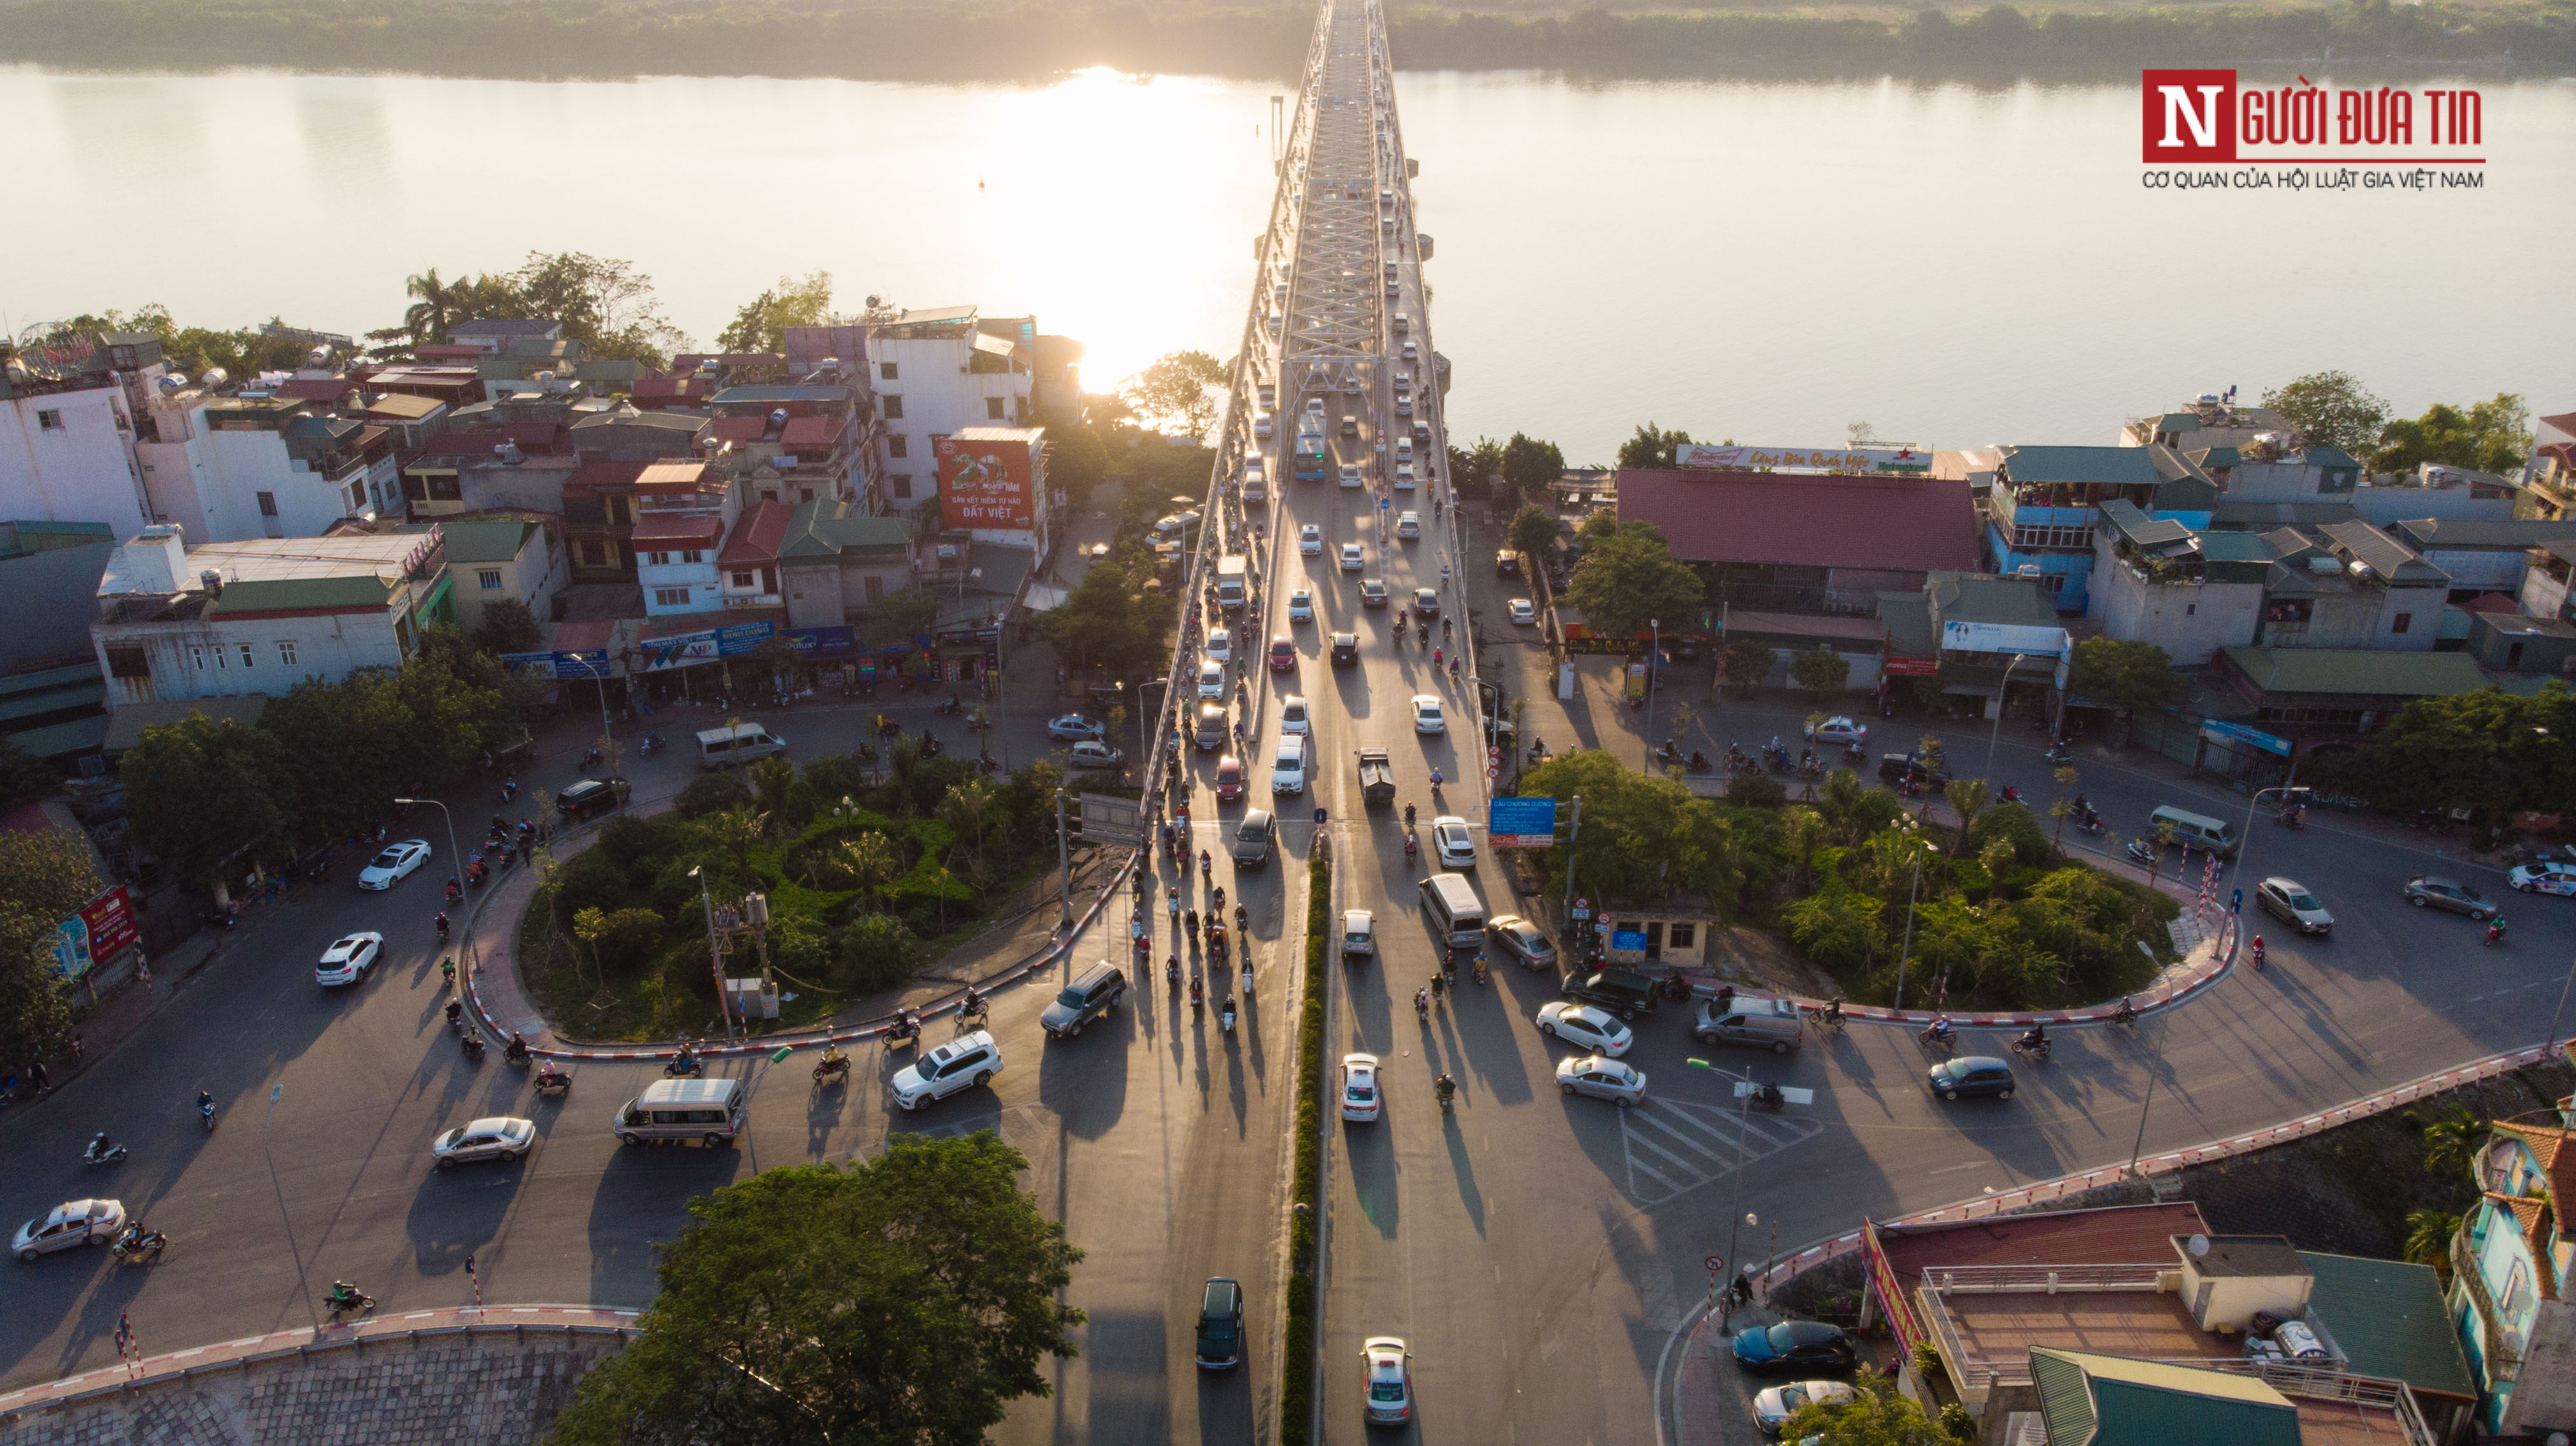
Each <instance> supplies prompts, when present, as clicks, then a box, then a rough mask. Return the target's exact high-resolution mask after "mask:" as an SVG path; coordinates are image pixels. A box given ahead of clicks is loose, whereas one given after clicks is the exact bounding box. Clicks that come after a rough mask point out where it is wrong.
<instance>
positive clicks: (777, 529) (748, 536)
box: [716, 502, 796, 567]
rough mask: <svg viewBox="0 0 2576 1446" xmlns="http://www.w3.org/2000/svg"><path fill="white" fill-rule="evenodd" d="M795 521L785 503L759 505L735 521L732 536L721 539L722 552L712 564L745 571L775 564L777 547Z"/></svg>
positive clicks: (789, 507)
mask: <svg viewBox="0 0 2576 1446" xmlns="http://www.w3.org/2000/svg"><path fill="white" fill-rule="evenodd" d="M795 519H796V508H795V507H794V506H793V505H792V504H790V503H785V502H762V503H757V504H755V505H754V506H753V507H752V509H751V510H750V511H748V512H746V513H744V514H743V515H742V516H741V517H740V518H738V519H736V520H735V522H734V525H733V536H731V537H728V538H726V539H725V545H724V551H723V552H721V553H719V554H717V556H716V561H717V562H718V563H719V564H721V565H722V566H725V567H749V566H752V565H754V564H757V563H764V562H775V561H777V560H778V544H779V543H780V542H781V541H783V540H785V538H786V536H787V525H788V524H789V523H790V522H793V521H794V520H795Z"/></svg>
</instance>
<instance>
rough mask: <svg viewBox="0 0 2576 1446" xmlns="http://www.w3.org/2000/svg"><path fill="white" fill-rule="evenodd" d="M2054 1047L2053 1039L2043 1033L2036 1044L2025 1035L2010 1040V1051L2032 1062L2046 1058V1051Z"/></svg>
mask: <svg viewBox="0 0 2576 1446" xmlns="http://www.w3.org/2000/svg"><path fill="white" fill-rule="evenodd" d="M2056 1047H2057V1046H2056V1043H2055V1041H2053V1040H2051V1039H2049V1038H2048V1037H2047V1036H2045V1035H2042V1036H2041V1037H2040V1041H2039V1043H2037V1044H2033V1043H2031V1042H2030V1040H2029V1039H2028V1038H2027V1037H2024V1038H2021V1039H2016V1040H2014V1041H2013V1042H2012V1052H2013V1053H2015V1054H2017V1055H2020V1056H2021V1057H2022V1058H2024V1059H2027V1060H2030V1061H2032V1062H2033V1063H2037V1062H2038V1061H2040V1060H2044V1059H2046V1058H2048V1052H2049V1051H2050V1050H2052V1049H2054V1048H2056Z"/></svg>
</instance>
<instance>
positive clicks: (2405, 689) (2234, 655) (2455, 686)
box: [2220, 648, 2489, 698]
mask: <svg viewBox="0 0 2576 1446" xmlns="http://www.w3.org/2000/svg"><path fill="white" fill-rule="evenodd" d="M2220 651H2221V655H2222V656H2224V657H2225V658H2226V659H2227V661H2228V662H2229V663H2231V664H2233V665H2234V666H2235V667H2236V668H2237V669H2238V671H2240V672H2242V673H2244V674H2245V676H2246V677H2247V678H2249V679H2251V680H2252V681H2253V683H2254V686H2255V687H2257V688H2259V689H2261V690H2262V691H2264V692H2266V693H2270V694H2276V695H2279V694H2292V693H2333V694H2342V695H2347V696H2356V697H2383V698H2447V697H2450V696H2452V695H2454V694H2458V693H2474V692H2476V691H2477V690H2479V689H2480V688H2484V687H2486V686H2488V685H2489V679H2488V678H2487V675H2486V674H2485V672H2483V671H2482V670H2480V669H2479V667H2478V665H2477V662H2476V660H2475V659H2473V658H2471V657H2470V656H2469V655H2468V654H2466V653H2380V652H2371V651H2368V650H2366V649H2361V648H2225V649H2221V650H2220Z"/></svg>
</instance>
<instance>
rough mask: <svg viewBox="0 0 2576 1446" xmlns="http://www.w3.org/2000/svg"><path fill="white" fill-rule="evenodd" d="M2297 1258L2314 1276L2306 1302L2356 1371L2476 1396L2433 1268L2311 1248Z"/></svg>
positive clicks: (2417, 1386) (2421, 1387)
mask: <svg viewBox="0 0 2576 1446" xmlns="http://www.w3.org/2000/svg"><path fill="white" fill-rule="evenodd" d="M2299 1259H2300V1261H2301V1262H2302V1263H2304V1264H2305V1265H2306V1266H2307V1268H2308V1273H2309V1274H2310V1275H2311V1276H2314V1277H2315V1278H2316V1286H2315V1289H2314V1291H2313V1293H2311V1294H2310V1295H2309V1297H2308V1304H2309V1306H2310V1307H2311V1308H2312V1309H2314V1310H2315V1311H2316V1313H2317V1314H2318V1315H2319V1316H2321V1317H2323V1318H2324V1319H2325V1320H2327V1321H2328V1322H2330V1323H2331V1324H2332V1325H2333V1326H2334V1335H2335V1344H2336V1345H2339V1346H2341V1347H2343V1353H2344V1358H2345V1359H2346V1360H2348V1361H2350V1362H2351V1363H2352V1369H2353V1370H2354V1372H2355V1373H2357V1374H2360V1375H2364V1376H2379V1377H2383V1378H2385V1379H2387V1380H2392V1381H2404V1382H2405V1383H2406V1384H2407V1385H2409V1386H2412V1387H2414V1388H2415V1389H2416V1390H2419V1391H2438V1392H2440V1393H2442V1394H2443V1395H2446V1396H2465V1397H2470V1398H2475V1397H2476V1395H2477V1393H2478V1388H2477V1386H2476V1385H2475V1384H2474V1383H2472V1382H2471V1381H2470V1379H2469V1363H2468V1362H2467V1361H2466V1360H2464V1359H2463V1358H2462V1357H2461V1355H2460V1338H2459V1337H2458V1336H2457V1335H2455V1334H2453V1332H2452V1330H2451V1317H2450V1311H2449V1308H2448V1307H2447V1306H2445V1305H2444V1303H2443V1300H2442V1283H2441V1278H2440V1277H2439V1276H2437V1275H2435V1274H2434V1272H2433V1267H2431V1266H2429V1265H2414V1264H2410V1263H2408V1262H2406V1261H2403V1260H2366V1259H2363V1258H2362V1257H2359V1256H2354V1255H2327V1254H2324V1253H2322V1252H2319V1251H2313V1250H2302V1251H2300V1252H2299Z"/></svg>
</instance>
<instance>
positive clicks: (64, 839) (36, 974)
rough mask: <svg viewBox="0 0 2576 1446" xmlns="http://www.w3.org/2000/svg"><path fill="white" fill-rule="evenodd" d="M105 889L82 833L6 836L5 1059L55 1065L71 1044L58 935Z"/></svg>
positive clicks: (1, 909) (1, 914)
mask: <svg viewBox="0 0 2576 1446" xmlns="http://www.w3.org/2000/svg"><path fill="white" fill-rule="evenodd" d="M105 887H107V881H106V880H104V879H102V878H100V877H99V876H98V869H97V866H96V865H95V864H94V863H92V862H91V857H90V848H89V840H88V839H85V838H83V837H82V836H81V833H80V830H78V829H71V828H58V829H47V830H44V831H41V832H38V831H32V830H30V831H18V832H0V1060H11V1061H18V1060H31V1059H44V1058H48V1057H50V1056H51V1055H53V1054H55V1053H56V1052H58V1051H59V1050H60V1049H61V1048H62V1046H63V1041H64V1040H66V1039H68V1038H69V1037H70V1035H71V1028H72V1011H71V1004H70V1001H68V1000H67V999H65V998H64V997H63V990H62V985H61V983H60V981H59V980H57V979H56V977H55V975H54V945H55V943H56V941H57V940H58V939H59V938H60V936H59V935H58V934H57V933H56V932H55V931H56V930H57V929H58V928H59V927H60V926H61V925H62V922H63V921H64V920H66V919H69V918H70V917H72V916H73V915H74V914H76V913H78V912H80V907H81V905H83V904H86V903H88V902H89V900H90V897H91V896H92V895H94V894H96V893H97V892H98V891H99V890H100V889H103V888H105Z"/></svg>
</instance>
